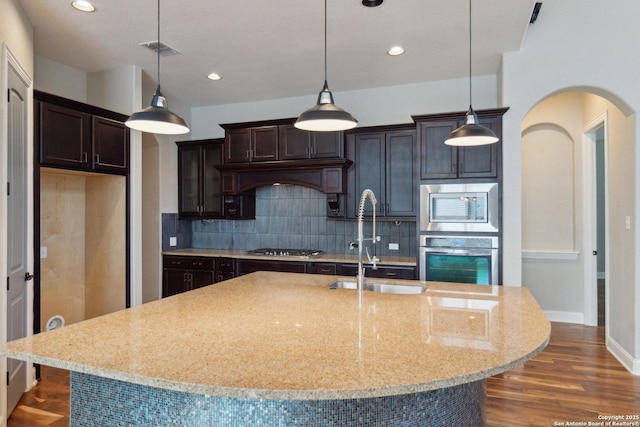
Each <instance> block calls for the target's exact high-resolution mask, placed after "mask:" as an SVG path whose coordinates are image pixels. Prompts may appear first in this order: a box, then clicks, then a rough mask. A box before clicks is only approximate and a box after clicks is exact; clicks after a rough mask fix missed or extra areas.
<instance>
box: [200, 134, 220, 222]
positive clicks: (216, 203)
mask: <svg viewBox="0 0 640 427" xmlns="http://www.w3.org/2000/svg"><path fill="white" fill-rule="evenodd" d="M222 141H223V140H222V139H218V140H215V142H214V141H212V142H211V143H204V144H202V147H201V149H200V158H201V159H200V172H201V173H200V175H201V181H200V182H201V187H202V188H201V191H200V193H201V194H200V197H201V202H200V203H201V205H202V210H201V214H202V216H203V217H205V218H216V217H222V215H223V208H222V205H223V203H222V182H221V178H220V171H219V170H218V169H216V165H219V164H220V163H222Z"/></svg>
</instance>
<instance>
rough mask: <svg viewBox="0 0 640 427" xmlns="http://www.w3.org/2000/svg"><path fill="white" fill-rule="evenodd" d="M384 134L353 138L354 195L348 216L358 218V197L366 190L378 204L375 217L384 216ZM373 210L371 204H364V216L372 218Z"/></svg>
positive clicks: (363, 135)
mask: <svg viewBox="0 0 640 427" xmlns="http://www.w3.org/2000/svg"><path fill="white" fill-rule="evenodd" d="M384 148H385V134H384V133H365V134H359V135H355V138H354V149H355V153H354V159H353V161H354V163H355V164H356V165H357V168H356V171H355V194H354V197H355V199H354V206H353V207H352V208H351V209H352V210H353V211H352V212H348V215H349V216H351V215H353V217H357V216H358V207H359V204H360V195H361V194H362V192H363V191H364V190H366V189H370V190H371V191H373V194H375V196H376V200H377V201H378V203H377V204H376V215H377V216H382V215H383V214H384V200H385V199H386V195H385V191H384V183H385V158H384ZM372 215H373V210H372V208H371V203H369V202H368V201H367V202H366V203H365V208H364V216H367V217H369V216H372Z"/></svg>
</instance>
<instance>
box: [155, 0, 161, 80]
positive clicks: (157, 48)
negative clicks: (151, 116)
mask: <svg viewBox="0 0 640 427" xmlns="http://www.w3.org/2000/svg"><path fill="white" fill-rule="evenodd" d="M156 50H157V51H158V87H160V0H158V46H156Z"/></svg>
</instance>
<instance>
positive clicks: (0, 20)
mask: <svg viewBox="0 0 640 427" xmlns="http://www.w3.org/2000/svg"><path fill="white" fill-rule="evenodd" d="M0 46H2V51H3V53H2V61H1V62H2V63H1V64H0V70H1V71H0V90H1V93H3V94H4V93H6V92H5V91H6V90H7V78H8V76H7V71H8V58H7V57H6V56H5V53H4V51H5V49H6V50H8V51H9V52H10V53H11V55H12V56H13V58H15V60H16V62H17V63H18V64H19V66H20V67H21V68H22V71H24V73H25V74H26V75H27V77H28V78H29V79H33V75H34V72H33V68H34V65H33V27H32V25H31V23H30V22H29V20H28V18H27V15H26V13H25V12H24V10H22V7H21V6H20V3H19V2H18V0H3V1H0ZM28 105H29V106H31V105H32V104H31V103H30V102H29V104H28ZM6 120H7V114H6V98H3V101H2V102H0V182H6V180H7V156H8V151H7V135H6V123H7V122H6ZM27 120H28V123H27V128H28V129H29V131H28V138H29V140H30V141H31V140H32V139H33V132H32V131H31V129H32V128H33V114H28V119H27ZM30 145H32V144H30ZM32 154H33V149H32V148H31V147H29V149H28V150H27V155H28V156H30V155H32ZM27 173H28V178H27V179H28V182H27V193H28V195H27V197H28V198H29V199H28V200H32V199H33V190H32V188H33V181H32V179H31V177H32V167H31V166H30V163H29V165H28V167H27ZM0 206H1V207H2V208H0V230H6V229H7V211H6V209H5V207H6V206H7V198H6V193H3V192H0ZM32 208H33V204H32V203H31V202H28V212H27V224H29V227H30V228H31V227H32V225H33V209H32ZM3 235H6V234H4V233H3ZM30 236H31V237H33V234H32V232H31V233H30ZM29 240H30V242H31V241H32V238H30V239H29ZM29 248H30V249H29V251H31V250H32V246H31V243H29ZM29 258H30V261H29V263H30V265H29V269H30V271H33V269H32V268H33V265H32V264H33V258H32V257H29ZM0 277H7V241H6V239H0ZM28 286H31V285H28ZM27 292H28V295H27V298H28V300H29V301H33V290H32V287H30V288H29V290H28V291H27ZM6 307H7V291H6V289H5V288H4V287H3V288H2V290H0V319H2V322H1V323H2V324H3V325H4V324H5V323H4V319H6V318H7V310H6ZM25 321H26V322H27V330H28V331H31V330H33V325H32V323H33V318H32V316H31V315H30V314H29V315H28V318H27V319H25ZM6 340H7V331H6V327H2V328H1V329H0V343H4V342H6ZM6 369H7V364H6V359H5V358H0V372H6ZM32 373H33V372H32V371H31V370H30V372H29V373H28V376H27V384H30V382H31V380H32V379H33V377H32ZM6 412H7V388H6V385H5V382H4V381H3V383H2V386H0V425H6V420H7V413H6Z"/></svg>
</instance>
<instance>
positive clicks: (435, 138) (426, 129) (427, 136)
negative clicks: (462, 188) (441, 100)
mask: <svg viewBox="0 0 640 427" xmlns="http://www.w3.org/2000/svg"><path fill="white" fill-rule="evenodd" d="M457 127H458V121H457V120H446V121H437V122H436V121H434V122H424V123H420V179H441V178H457V176H458V151H457V147H453V146H450V145H446V144H445V143H444V141H445V139H447V136H449V134H450V133H451V132H452V131H453V130H454V129H456V128H457Z"/></svg>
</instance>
